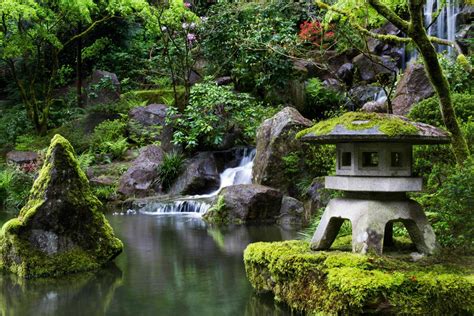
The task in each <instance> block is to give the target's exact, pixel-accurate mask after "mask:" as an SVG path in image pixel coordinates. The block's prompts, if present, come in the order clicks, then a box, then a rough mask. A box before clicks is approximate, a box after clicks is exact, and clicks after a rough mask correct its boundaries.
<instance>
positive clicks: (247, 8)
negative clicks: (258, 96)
mask: <svg viewBox="0 0 474 316" xmlns="http://www.w3.org/2000/svg"><path fill="white" fill-rule="evenodd" d="M306 12H307V11H306V10H305V5H304V4H301V3H289V2H286V3H285V2H271V3H266V4H258V3H245V4H242V3H239V4H234V3H221V4H218V5H215V6H213V7H212V8H211V10H210V12H209V19H208V20H207V22H205V23H204V27H205V28H206V37H205V38H204V39H203V43H202V45H203V52H204V55H205V57H206V59H207V60H209V61H210V62H211V65H210V66H211V71H212V72H213V73H214V74H217V75H226V74H232V76H233V77H234V78H235V80H236V82H237V83H238V85H239V87H243V88H246V89H247V90H249V91H252V90H254V91H260V92H261V91H265V90H271V89H273V88H277V89H278V88H282V87H284V86H285V85H286V83H287V82H288V80H291V78H292V77H293V71H292V63H291V60H290V59H289V58H287V57H285V55H287V52H288V51H287V50H288V49H290V48H291V47H293V46H294V44H295V42H296V39H297V32H298V26H299V23H300V22H301V21H302V20H306V18H307V15H306Z"/></svg>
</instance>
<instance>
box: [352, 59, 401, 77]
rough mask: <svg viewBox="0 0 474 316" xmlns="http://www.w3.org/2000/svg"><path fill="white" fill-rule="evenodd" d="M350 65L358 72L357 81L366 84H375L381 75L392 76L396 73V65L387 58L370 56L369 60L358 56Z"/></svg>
mask: <svg viewBox="0 0 474 316" xmlns="http://www.w3.org/2000/svg"><path fill="white" fill-rule="evenodd" d="M352 63H353V64H354V66H355V67H356V68H357V70H358V71H357V73H358V79H359V80H362V81H365V82H367V83H371V82H376V81H377V76H380V75H381V74H386V75H389V76H394V75H395V74H396V72H397V63H396V62H395V61H394V60H393V59H392V58H390V57H389V56H377V55H371V56H370V58H369V57H367V56H366V55H364V54H359V55H357V56H356V57H354V59H353V60H352Z"/></svg>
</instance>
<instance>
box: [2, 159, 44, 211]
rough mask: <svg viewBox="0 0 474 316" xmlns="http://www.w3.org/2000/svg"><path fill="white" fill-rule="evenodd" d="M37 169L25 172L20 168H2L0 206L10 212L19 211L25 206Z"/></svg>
mask: <svg viewBox="0 0 474 316" xmlns="http://www.w3.org/2000/svg"><path fill="white" fill-rule="evenodd" d="M36 171H37V170H36V169H34V168H33V169H31V170H26V171H23V170H21V169H20V168H19V167H14V166H6V167H3V168H2V167H0V204H2V205H3V206H4V207H5V209H7V210H9V211H18V210H19V209H20V208H21V207H23V205H25V203H26V201H27V199H28V194H29V192H30V189H31V186H32V185H33V180H34V177H35V175H36V173H37V172H36Z"/></svg>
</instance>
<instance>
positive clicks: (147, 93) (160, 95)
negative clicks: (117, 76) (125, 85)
mask: <svg viewBox="0 0 474 316" xmlns="http://www.w3.org/2000/svg"><path fill="white" fill-rule="evenodd" d="M176 92H177V93H178V99H179V100H178V102H179V103H182V101H183V100H182V99H183V96H184V88H183V87H178V88H177V90H176ZM127 96H133V97H136V98H138V99H139V100H141V101H147V103H148V104H152V103H160V104H167V103H169V101H174V91H173V89H172V88H167V89H151V90H136V91H130V92H128V93H126V94H124V97H127ZM180 105H181V104H178V106H180Z"/></svg>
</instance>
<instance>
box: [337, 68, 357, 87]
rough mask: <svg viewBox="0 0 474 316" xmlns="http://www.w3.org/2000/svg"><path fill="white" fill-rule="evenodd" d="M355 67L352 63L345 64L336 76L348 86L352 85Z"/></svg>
mask: <svg viewBox="0 0 474 316" xmlns="http://www.w3.org/2000/svg"><path fill="white" fill-rule="evenodd" d="M354 71H355V67H354V64H352V63H345V64H343V65H342V66H341V67H339V69H338V70H337V72H336V76H337V77H338V78H339V79H340V80H342V81H343V82H344V83H345V84H347V85H349V86H350V85H352V81H353V80H354Z"/></svg>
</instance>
